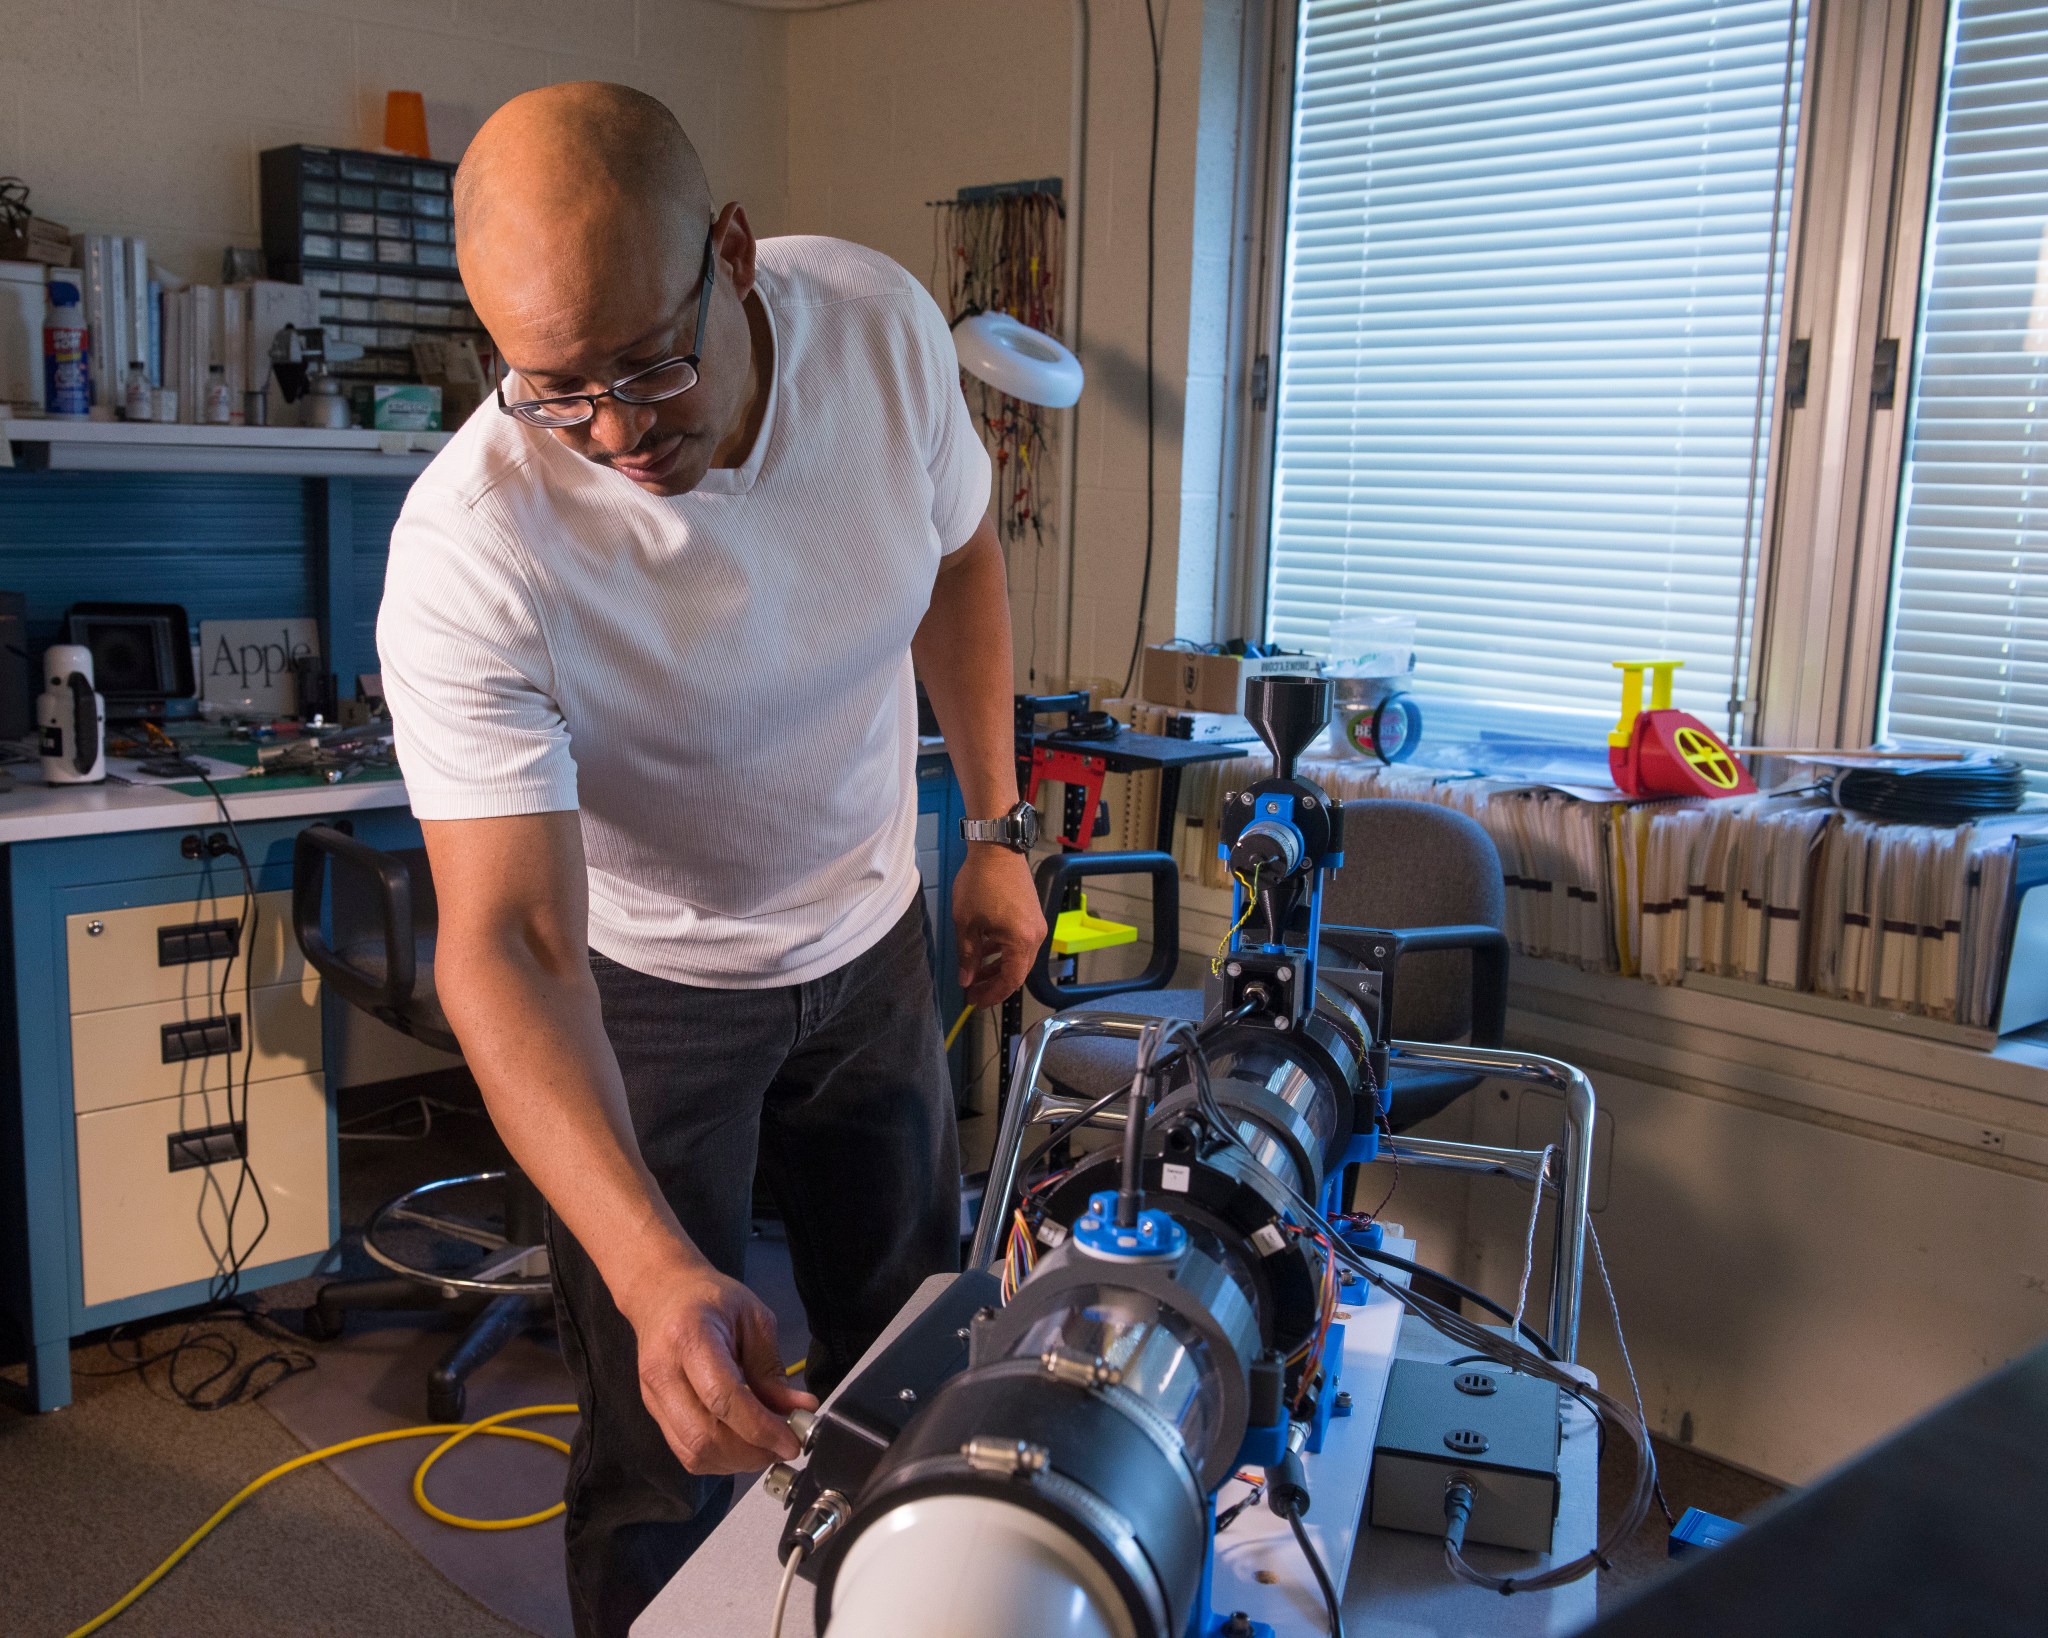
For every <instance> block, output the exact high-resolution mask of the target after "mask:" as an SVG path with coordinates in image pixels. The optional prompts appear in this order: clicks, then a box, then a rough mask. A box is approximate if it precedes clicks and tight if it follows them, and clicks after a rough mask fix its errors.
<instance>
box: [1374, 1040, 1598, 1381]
mask: <svg viewBox="0 0 2048 1638" xmlns="http://www.w3.org/2000/svg"><path fill="white" fill-rule="evenodd" d="M1388 1046H1389V1049H1390V1050H1391V1051H1392V1053H1393V1055H1394V1061H1395V1063H1397V1064H1408V1065H1411V1066H1413V1067H1415V1068H1427V1069H1452V1070H1459V1071H1462V1072H1464V1073H1465V1074H1468V1075H1484V1076H1487V1077H1489V1078H1491V1079H1493V1080H1499V1081H1522V1082H1525V1083H1528V1084H1530V1085H1534V1086H1541V1087H1543V1088H1545V1089H1546V1090H1548V1091H1551V1092H1555V1093H1556V1094H1557V1095H1558V1096H1559V1097H1561V1098H1562V1099H1563V1100H1564V1142H1563V1143H1562V1144H1561V1145H1560V1146H1559V1148H1558V1151H1557V1156H1558V1177H1557V1182H1556V1188H1557V1226H1556V1236H1555V1250H1556V1256H1555V1258H1554V1259H1553V1261H1552V1263H1551V1269H1550V1345H1551V1347H1553V1348H1555V1349H1556V1350H1557V1354H1558V1357H1559V1358H1560V1359H1565V1360H1572V1361H1576V1360H1577V1359H1578V1357H1579V1307H1580V1294H1581V1292H1582V1290H1583V1288H1584V1279H1585V1271H1586V1210H1587V1201H1588V1198H1589V1195H1590V1190H1591V1187H1592V1176H1593V1113H1594V1108H1595V1100H1594V1097H1593V1083H1592V1082H1591V1081H1590V1080H1588V1079H1587V1078H1586V1072H1585V1071H1584V1070H1582V1069H1580V1068H1578V1067H1577V1066H1576V1065H1574V1064H1568V1063H1566V1062H1564V1061H1563V1060H1562V1059H1560V1058H1546V1057H1543V1056H1541V1055H1540V1054H1538V1053H1534V1052H1509V1051H1505V1050H1503V1049H1501V1048H1498V1047H1475V1046H1442V1045H1438V1044H1437V1043H1435V1042H1430V1041H1392V1042H1389V1043H1388ZM1394 1148H1395V1152H1396V1153H1397V1154H1399V1155H1400V1156H1401V1158H1402V1159H1403V1160H1409V1159H1413V1160H1414V1161H1416V1162H1418V1163H1420V1164H1421V1165H1424V1166H1451V1167H1456V1168H1458V1169H1460V1170H1465V1171H1489V1172H1500V1173H1505V1174H1507V1175H1509V1176H1514V1177H1524V1178H1529V1179H1531V1180H1533V1179H1534V1178H1535V1176H1536V1174H1537V1171H1538V1169H1539V1168H1540V1166H1541V1165H1542V1159H1543V1156H1542V1151H1541V1150H1531V1149H1505V1148H1495V1147H1493V1146H1492V1145H1490V1144H1483V1143H1444V1142H1440V1141H1437V1140H1433V1139H1429V1138H1396V1139H1395V1140H1394Z"/></svg>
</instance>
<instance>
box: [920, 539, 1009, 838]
mask: <svg viewBox="0 0 2048 1638" xmlns="http://www.w3.org/2000/svg"><path fill="white" fill-rule="evenodd" d="M911 647H912V653H913V654H914V655H915V657H916V660H917V670H918V675H919V676H921V677H922V678H923V679H924V686H925V692H926V693H927V694H929V695H930V696H931V702H932V710H933V712H934V714H936V715H937V717H938V719H939V727H940V728H941V730H943V731H944V733H945V736H946V750H947V753H948V754H949V756H950V757H951V758H952V762H953V772H954V775H955V777H957V778H958V779H959V781H960V794H961V797H962V799H963V800H964V801H965V803H966V806H967V813H968V816H969V817H970V818H977V819H989V818H994V817H995V816H996V815H997V814H1000V813H1002V812H1004V811H1005V810H1006V809H1007V808H1008V807H1009V806H1010V805H1011V804H1012V803H1013V802H1015V801H1016V800H1017V731H1016V711H1015V705H1014V702H1013V698H1012V688H1013V683H1012V677H1011V665H1012V661H1011V657H1010V595H1009V586H1008V584H1007V581H1006V577H1005V575H1004V572H1003V553H1002V547H1001V545H1000V544H999V543H998V541H997V539H996V533H995V524H994V522H993V521H992V520H987V519H985V520H983V523H982V526H981V528H980V529H978V530H977V531H976V532H975V534H974V537H973V538H972V539H971V540H969V541H968V542H967V544H966V545H964V546H962V547H961V548H960V549H959V550H958V551H957V552H955V553H954V554H953V555H952V556H951V557H949V558H948V559H947V560H946V562H945V563H944V565H943V566H942V567H941V568H940V570H939V577H938V580H937V581H936V583H935V584H934V585H933V587H932V600H931V607H930V609H929V610H928V611H927V612H926V614H925V617H924V621H923V623H922V624H921V625H919V627H918V628H917V637H916V640H915V641H914V642H913V644H912V645H911Z"/></svg>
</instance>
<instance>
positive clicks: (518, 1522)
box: [66, 1357, 810, 1638]
mask: <svg viewBox="0 0 2048 1638" xmlns="http://www.w3.org/2000/svg"><path fill="white" fill-rule="evenodd" d="M809 1363H810V1361H809V1359H808V1357H806V1358H804V1359H800V1360H798V1361H797V1362H796V1363H795V1364H794V1365H790V1366H787V1367H785V1368H784V1370H783V1373H782V1374H783V1375H784V1376H795V1375H796V1374H797V1373H798V1372H799V1371H801V1370H802V1369H803V1368H804V1366H805V1365H807V1364H809ZM576 1409H577V1407H576V1406H574V1405H521V1406H520V1407H519V1408H518V1409H517V1410H506V1411H499V1412H498V1414H497V1415H495V1416H486V1417H483V1418H481V1419H479V1420H477V1421H475V1422H429V1423H426V1424H424V1425H423V1426H420V1427H416V1428H393V1429H391V1430H390V1431H389V1432H388V1433H365V1434H363V1435H362V1436H361V1437H360V1438H355V1439H344V1440H342V1441H341V1443H340V1444H338V1445H325V1446H323V1447H322V1448H321V1449H319V1450H309V1451H307V1452H306V1454H305V1455H303V1456H294V1457H293V1458H292V1459H291V1460H290V1461H288V1462H279V1463H278V1464H277V1466H275V1467H273V1468H272V1469H271V1470H270V1471H269V1472H268V1473H263V1474H259V1475H258V1476H257V1477H256V1478H253V1479H251V1480H250V1481H249V1482H248V1483H247V1484H245V1485H243V1486H242V1488H241V1489H240V1490H237V1491H236V1492H235V1493H234V1494H233V1495H232V1496H230V1497H228V1499H227V1500H226V1501H225V1502H223V1503H222V1504H221V1506H220V1507H219V1508H218V1509H217V1510H216V1511H215V1513H214V1515H213V1517H212V1518H210V1519H208V1520H207V1521H206V1522H205V1523H204V1524H202V1525H200V1527H199V1528H198V1529H197V1530H194V1531H193V1532H192V1533H191V1534H190V1535H189V1536H187V1537H186V1538H185V1539H184V1540H183V1541H181V1542H180V1543H179V1544H178V1549H177V1551H176V1552H174V1553H172V1554H171V1556H170V1557H169V1558H167V1559H165V1560H164V1561H163V1563H161V1564H159V1565H158V1566H157V1567H156V1568H155V1569H153V1570H151V1571H150V1572H149V1574H148V1575H146V1576H144V1577H143V1578H142V1579H141V1580H140V1581H138V1582H136V1583H135V1585H134V1586H132V1587H130V1588H129V1589H128V1591H127V1592H125V1593H124V1594H122V1595H121V1597H120V1598H119V1599H118V1600H116V1601H115V1602H114V1603H112V1604H109V1605H108V1606H107V1607H106V1608H105V1609H103V1610H101V1611H100V1613H99V1614H97V1615H95V1616H94V1617H93V1618H92V1619H91V1620H90V1621H88V1622H86V1624H85V1625H84V1626H82V1627H76V1628H73V1629H72V1631H71V1632H69V1633H68V1634H66V1638H86V1634H87V1633H91V1632H98V1631H99V1630H100V1628H101V1627H103V1626H105V1625H106V1624H107V1623H108V1622H109V1621H111V1620H113V1619H114V1617H115V1616H117V1615H119V1614H121V1613H122V1612H123V1611H124V1610H126V1609H127V1608H128V1607H129V1606H130V1605H131V1604H133V1603H134V1602H135V1601H136V1600H137V1599H138V1598H140V1597H141V1596H142V1595H143V1594H144V1593H146V1592H148V1591H149V1589H150V1588H152V1587H154V1586H155V1585H156V1584H157V1583H158V1582H159V1581H161V1580H163V1578H164V1577H165V1576H167V1575H169V1574H170V1573H171V1571H172V1570H173V1569H175V1568H176V1567H177V1563H178V1560H180V1559H181V1558H183V1557H184V1556H185V1555H186V1554H187V1553H189V1552H191V1551H192V1549H193V1548H194V1547H197V1546H198V1545H199V1544H200V1543H201V1542H202V1541H204V1540H205V1539H206V1538H207V1537H208V1536H209V1535H211V1534H212V1533H213V1529H214V1526H216V1525H217V1524H219V1523H220V1522H221V1520H222V1519H224V1518H226V1517H227V1516H228V1515H229V1514H230V1513H232V1512H233V1511H234V1510H235V1509H236V1508H238V1507H240V1506H241V1505H242V1503H243V1502H245V1501H247V1500H248V1499H249V1498H250V1497H251V1496H253V1495H255V1494H256V1492H257V1491H259V1490H261V1489H262V1488H263V1487H264V1486H265V1485H267V1484H269V1483H270V1481H271V1480H272V1479H281V1478H283V1477H284V1476H285V1475H286V1474H287V1473H296V1472H297V1471H298V1470H299V1469H300V1468H302V1467H311V1466H312V1465H313V1463H315V1462H324V1461H326V1460H327V1459H328V1458H329V1457H330V1456H341V1455H345V1454H347V1453H348V1452H349V1451H351V1450H362V1449H364V1448H366V1447H367V1446H370V1445H388V1444H390V1443H391V1442H392V1441H393V1440H396V1439H424V1438H427V1437H429V1436H430V1435H433V1434H437V1433H438V1434H442V1435H444V1437H443V1438H442V1440H441V1442H440V1443H439V1444H438V1445H436V1446H435V1447H434V1448H433V1449H432V1450H430V1451H428V1452H427V1454H426V1456H425V1457H424V1458H423V1459H422V1460H421V1462H420V1465H419V1466H418V1467H416V1468H414V1469H413V1474H412V1499H413V1500H414V1501H415V1502H417V1503H418V1504H419V1508H420V1511H421V1512H423V1513H425V1514H426V1515H427V1517H428V1518H430V1519H437V1520H439V1521H440V1522H441V1523H442V1524H452V1525H454V1526H455V1528H456V1529H458V1530H524V1529H525V1528H526V1527H527V1526H528V1525H530V1524H545V1523H547V1521H548V1520H549V1519H551V1518H554V1517H556V1516H557V1515H558V1514H559V1513H560V1512H561V1511H562V1504H561V1503H560V1502H556V1503H555V1505H554V1506H552V1507H544V1508H542V1509H541V1510H540V1511H539V1512H538V1513H527V1514H523V1515H522V1516H520V1517H519V1518H514V1519H472V1518H465V1517H463V1516H462V1515H461V1514H460V1513H451V1512H449V1511H448V1510H447V1509H446V1508H444V1507H440V1506H438V1505H436V1504H435V1503H434V1502H433V1501H432V1500H431V1499H430V1498H429V1497H428V1495H427V1473H428V1471H429V1470H430V1469H431V1468H432V1467H433V1465H434V1464H435V1463H436V1462H438V1461H439V1460H440V1459H441V1458H442V1457H443V1456H445V1455H447V1454H448V1452H449V1451H451V1450H453V1449H454V1448H455V1447H456V1446H457V1445H459V1444H461V1443H462V1441H463V1440H465V1439H467V1438H468V1437H469V1436H470V1435H471V1434H473V1433H490V1434H495V1435H496V1436H497V1437H499V1438H501V1439H529V1440H531V1441H532V1442H533V1443H534V1444H537V1445H547V1446H549V1447H551V1448H552V1449H555V1450H559V1451H560V1452H561V1453H562V1454H563V1455H564V1456H566V1455H568V1454H569V1442H568V1441H567V1440H566V1439H557V1438H556V1437H555V1436H554V1435H553V1434H552V1433H536V1432H535V1431H534V1430H533V1429H532V1428H508V1427H503V1426H501V1425H500V1424H501V1423H505V1422H513V1421H517V1420H518V1419H519V1418H520V1417H522V1416H574V1415H575V1414H576Z"/></svg>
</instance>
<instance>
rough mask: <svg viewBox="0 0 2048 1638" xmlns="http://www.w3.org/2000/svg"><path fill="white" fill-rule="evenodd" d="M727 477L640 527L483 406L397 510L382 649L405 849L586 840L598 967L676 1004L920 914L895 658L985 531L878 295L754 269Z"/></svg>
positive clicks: (908, 326)
mask: <svg viewBox="0 0 2048 1638" xmlns="http://www.w3.org/2000/svg"><path fill="white" fill-rule="evenodd" d="M758 267H759V285H758V289H759V291H760V295H761V300H762V302H763V304H764V305H765V307H766V309H767V313H768V319H769V322H770V325H771V326H772V328H773V332H774V337H775V368H774V374H773V379H772V385H771V388H770V393H769V400H768V408H767V416H766V419H765V420H764V422H763V423H762V426H761V431H760V435H759V437H758V438H757V439H756V440H755V443H754V447H753V450H752V451H751V453H750V454H749V455H748V457H747V462H746V464H745V465H744V466H741V467H738V468H720V469H714V470H713V471H711V472H710V473H709V474H707V475H706V477H705V479H704V481H703V482H702V483H701V484H699V485H698V486H697V488H695V489H694V490H692V491H691V492H690V493H689V494H687V495H678V496H674V497H661V496H655V495H650V494H647V493H646V492H644V491H643V490H641V489H639V488H637V487H635V486H634V485H633V484H632V483H631V482H630V481H628V480H627V479H625V478H623V477H621V476H619V475H618V474H617V473H615V472H611V471H607V470H606V469H604V468H602V467H600V466H597V465H595V464H593V463H591V462H589V461H586V460H584V459H583V458H582V457H581V456H579V455H577V454H576V453H574V452H573V451H572V450H569V449H566V448H564V447H563V446H562V445H561V444H559V443H557V442H556V441H555V439H554V438H553V437H551V436H550V435H549V434H548V433H546V432H543V431H541V430H539V429H537V428H533V427H528V426H525V425H523V424H522V423H520V422H517V421H515V420H513V419H512V418H511V417H509V416H506V415H501V414H500V413H498V411H497V409H496V407H495V406H494V405H492V404H491V403H488V402H487V403H486V404H485V405H484V407H483V408H481V409H479V410H478V411H477V412H476V413H475V414H474V415H472V416H471V417H470V418H469V420H468V422H467V423H466V424H465V425H464V426H463V428H462V430H461V431H460V432H458V433H457V434H456V435H455V436H454V438H452V439H451V440H450V441H449V443H448V446H447V448H445V449H444V450H442V452H441V453H440V454H439V455H438V456H436V457H435V459H434V461H433V463H432V464H431V465H430V466H429V467H428V468H427V470H426V471H425V472H424V473H423V474H422V475H421V476H420V479H419V481H418V482H417V483H415V484H414V485H413V487H412V492H411V493H410V494H409V495H408V496H407V497H406V502H405V509H404V511H403V512H402V513H401V515H400V517H399V520H398V526H397V528H396V529H395V530H394V531H393V532H392V537H391V559H390V565H389V568H388V570H387V572H386V576H385V583H384V603H383V608H382V610H381V612H380V613H379V616H378V620H377V648H378V652H379V656H380V659H381V663H382V665H383V672H384V691H385V697H386V698H387V699H388V700H389V702H390V705H391V714H392V720H393V722H394V724H395V725H396V729H397V740H398V756H399V764H400V767H401V768H402V770H403V772H404V775H405V782H406V789H407V791H408V792H409V793H410V796H411V801H412V808H413V812H414V813H416V814H417V815H419V817H420V818H422V819H428V820H441V819H473V818H484V817H495V816H503V815H510V814H527V813H552V812H561V811H566V810H572V809H574V810H579V811H580V816H581V826H582V832H583V846H584V852H585V855H586V858H587V860H588V866H589V881H590V942H591V944H592V946H593V947H594V948H596V949H597V950H599V951H601V952H602V953H603V954H605V955H608V956H610V957H611V958H612V959H613V960H615V961H618V962H621V963H623V964H624V965H626V966H629V967H633V968H635V969H637V970H639V971H641V972H645V973H651V974H654V975H655V976H657V977H660V978H667V979H673V980H676V981H678V982H681V983H689V984H708V985H718V986H723V987H729V988H739V989H750V988H761V987H766V986H769V985H776V984H795V983H802V982H805V981H807V980H809V979H812V978H816V977H819V976H822V975H823V974H825V973H828V972H831V971H832V970H833V969H834V968H836V967H839V966H842V965H844V964H845V963H846V962H848V961H850V960H852V959H853V958H854V957H855V956H857V955H859V954H860V953H861V952H862V951H864V950H866V949H868V948H869V947H870V946H871V945H873V944H874V943H875V942H876V941H877V940H878V939H879V938H881V936H882V935H883V934H884V933H885V932H887V931H888V929H889V928H890V926H891V925H893V924H894V922H895V920H896V918H897V917H898V916H900V915H901V914H902V913H903V911H904V910H905V908H906V907H907V906H908V905H909V904H910V902H911V899H912V896H913V895H914V894H915V893H916V892H917V891H918V881H917V859H916V808H917V803H916V770H915V759H916V752H917V714H916V701H915V694H914V688H913V683H912V678H911V667H910V639H911V636H912V634H913V633H914V632H915V631H916V630H917V626H918V623H919V621H920V620H922V619H923V617H924V614H925V610H926V607H927V606H928V604H929V602H930V600H931V590H932V582H933V578H934V576H935V575H936V573H937V572H938V567H939V560H940V558H941V557H942V556H944V555H945V554H946V553H948V552H950V551H953V550H955V549H956V548H958V547H959V546H961V545H963V544H964V543H965V542H966V541H967V539H968V537H969V536H971V535H972V534H973V533H974V531H975V529H976V527H977V526H978V525H979V524H980V522H981V520H982V517H983V515H984V513H985V512H986V511H987V508H988V502H989V481H990V468H989V459H988V454H987V451H986V450H985V449H984V448H983V447H982V443H981V439H980V438H979V436H978V435H977V434H976V431H975V427H974V423H973V419H972V417H971V416H970V415H969V413H968V410H967V405H966V401H965V399H964V398H963V397H962V395H961V391H960V378H959V373H958V364H957V362H956V359H955V355H954V351H953V346H952V338H951V336H950V334H949V332H948V330H947V327H946V321H945V319H944V317H943V316H942V315H941V314H940V312H939V310H938V307H937V306H936V304H935V303H934V302H933V301H932V299H931V297H930V295H929V294H928V293H927V292H926V291H925V290H924V288H923V287H922V286H921V285H920V284H919V283H918V282H917V281H916V280H915V279H913V278H912V277H911V276H910V275H909V274H908V273H907V272H905V271H904V270H903V269H902V268H901V267H899V266H898V265H897V264H896V263H894V262H892V261H890V260H889V259H888V258H887V257H884V256H881V255H879V254H877V253H876V252H874V251H870V250H865V249H863V248H861V247H860V246H857V245H852V244H847V243H844V242H842V241H839V240H835V239H823V238H785V239H769V240H764V241H762V243H761V245H760V247H759V263H758Z"/></svg>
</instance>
